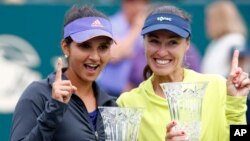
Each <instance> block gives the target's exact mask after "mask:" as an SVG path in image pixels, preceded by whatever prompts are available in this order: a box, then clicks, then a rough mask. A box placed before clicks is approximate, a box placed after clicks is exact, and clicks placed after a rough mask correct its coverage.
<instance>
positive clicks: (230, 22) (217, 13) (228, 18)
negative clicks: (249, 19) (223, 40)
mask: <svg viewBox="0 0 250 141" xmlns="http://www.w3.org/2000/svg"><path fill="white" fill-rule="evenodd" d="M206 13H207V16H209V17H208V18H211V19H212V22H214V23H213V26H212V27H211V29H209V30H212V31H210V32H211V34H212V35H210V36H212V38H219V37H221V36H222V35H225V34H228V33H241V34H242V35H244V36H247V29H246V25H245V23H244V21H243V19H242V17H241V15H240V12H239V11H238V9H237V7H236V6H235V4H234V3H232V2H230V1H217V2H214V3H212V4H211V5H210V6H208V7H207V9H206ZM212 32H213V33H212Z"/></svg>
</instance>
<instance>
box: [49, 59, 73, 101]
mask: <svg viewBox="0 0 250 141" xmlns="http://www.w3.org/2000/svg"><path fill="white" fill-rule="evenodd" d="M76 90H77V88H76V87H75V86H73V85H72V84H71V81H70V80H62V59H61V58H58V59H57V64H56V75H55V81H54V83H53V85H52V98H53V99H55V100H58V101H60V102H63V103H66V104H67V103H68V102H69V100H70V97H71V95H72V93H74V92H75V91H76Z"/></svg>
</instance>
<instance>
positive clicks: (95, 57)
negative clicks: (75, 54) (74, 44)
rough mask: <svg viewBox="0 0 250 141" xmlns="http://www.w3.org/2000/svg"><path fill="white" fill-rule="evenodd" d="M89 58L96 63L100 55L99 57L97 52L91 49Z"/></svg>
mask: <svg viewBox="0 0 250 141" xmlns="http://www.w3.org/2000/svg"><path fill="white" fill-rule="evenodd" d="M89 58H90V59H92V60H94V61H97V60H99V59H100V55H99V52H98V50H97V49H92V50H91V52H90V54H89Z"/></svg>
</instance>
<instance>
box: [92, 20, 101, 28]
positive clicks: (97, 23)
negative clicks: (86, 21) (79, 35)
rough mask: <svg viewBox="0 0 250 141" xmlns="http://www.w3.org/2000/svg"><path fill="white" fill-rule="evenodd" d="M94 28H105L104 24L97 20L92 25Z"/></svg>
mask: <svg viewBox="0 0 250 141" xmlns="http://www.w3.org/2000/svg"><path fill="white" fill-rule="evenodd" d="M91 26H92V27H103V25H102V23H101V22H100V21H99V20H98V19H97V20H95V21H94V22H93V23H92V24H91Z"/></svg>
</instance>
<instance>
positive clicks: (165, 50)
mask: <svg viewBox="0 0 250 141" xmlns="http://www.w3.org/2000/svg"><path fill="white" fill-rule="evenodd" d="M167 52H168V51H167V49H166V48H165V47H164V46H160V47H159V48H158V50H157V54H158V55H160V56H164V55H166V54H167Z"/></svg>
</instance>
